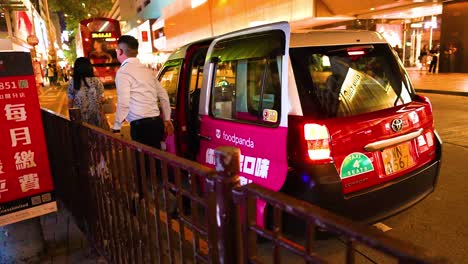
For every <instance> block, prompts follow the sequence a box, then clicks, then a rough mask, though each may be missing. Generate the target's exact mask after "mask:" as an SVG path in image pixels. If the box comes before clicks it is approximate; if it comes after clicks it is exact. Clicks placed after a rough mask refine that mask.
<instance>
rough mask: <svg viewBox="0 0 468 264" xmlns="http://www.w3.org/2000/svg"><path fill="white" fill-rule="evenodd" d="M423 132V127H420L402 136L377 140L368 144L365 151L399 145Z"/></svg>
mask: <svg viewBox="0 0 468 264" xmlns="http://www.w3.org/2000/svg"><path fill="white" fill-rule="evenodd" d="M422 132H423V129H422V128H420V129H418V130H416V131H414V132H411V133H408V134H404V135H401V136H398V137H394V138H390V139H384V140H380V141H376V142H373V143H370V144H367V145H366V146H365V147H364V150H365V151H376V150H382V149H384V148H386V147H390V146H394V145H398V144H400V143H403V142H405V141H409V140H412V139H414V138H417V137H419V136H420V135H422Z"/></svg>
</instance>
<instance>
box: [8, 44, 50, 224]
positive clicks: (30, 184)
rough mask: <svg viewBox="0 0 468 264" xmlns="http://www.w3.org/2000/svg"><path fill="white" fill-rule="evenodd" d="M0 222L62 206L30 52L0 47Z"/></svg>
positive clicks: (26, 216)
mask: <svg viewBox="0 0 468 264" xmlns="http://www.w3.org/2000/svg"><path fill="white" fill-rule="evenodd" d="M0 64H1V65H3V67H0V139H1V140H0V226H3V225H7V224H11V223H14V222H18V221H22V220H25V219H29V218H32V217H36V216H39V215H42V214H46V213H50V212H53V211H56V210H57V205H56V202H55V195H54V193H53V184H52V178H51V174H50V168H49V161H48V155H47V148H46V143H45V137H44V130H43V127H42V117H41V110H40V107H39V99H38V96H37V88H36V81H35V76H34V73H33V68H32V62H31V57H30V54H29V53H26V52H0Z"/></svg>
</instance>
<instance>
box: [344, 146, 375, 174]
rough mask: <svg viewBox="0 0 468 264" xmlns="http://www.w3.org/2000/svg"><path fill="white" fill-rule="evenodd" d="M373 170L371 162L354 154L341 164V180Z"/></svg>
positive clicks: (365, 157)
mask: <svg viewBox="0 0 468 264" xmlns="http://www.w3.org/2000/svg"><path fill="white" fill-rule="evenodd" d="M373 170H374V165H372V161H371V160H370V159H369V158H368V157H367V156H366V155H364V154H362V153H359V152H354V153H351V154H349V155H348V156H346V158H345V159H344V160H343V163H342V164H341V173H340V177H341V179H344V178H348V177H353V176H356V175H359V174H363V173H366V172H370V171H373Z"/></svg>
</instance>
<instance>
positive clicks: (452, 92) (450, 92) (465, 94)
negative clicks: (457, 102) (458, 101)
mask: <svg viewBox="0 0 468 264" xmlns="http://www.w3.org/2000/svg"><path fill="white" fill-rule="evenodd" d="M416 92H420V93H433V94H445V95H455V96H468V92H457V91H442V90H430V89H416Z"/></svg>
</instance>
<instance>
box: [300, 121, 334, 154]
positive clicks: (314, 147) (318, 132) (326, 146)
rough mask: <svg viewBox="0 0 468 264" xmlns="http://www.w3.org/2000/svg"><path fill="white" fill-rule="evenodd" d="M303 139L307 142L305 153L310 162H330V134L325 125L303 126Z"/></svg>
mask: <svg viewBox="0 0 468 264" xmlns="http://www.w3.org/2000/svg"><path fill="white" fill-rule="evenodd" d="M304 139H305V140H306V142H307V152H308V155H309V158H310V159H311V160H313V161H320V160H330V155H331V151H330V134H329V133H328V129H327V127H326V126H325V125H319V124H305V125H304Z"/></svg>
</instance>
